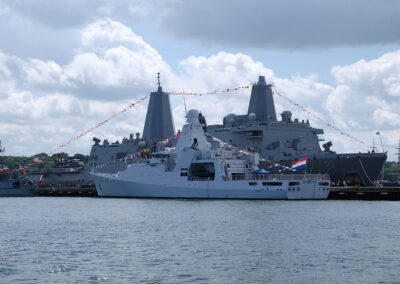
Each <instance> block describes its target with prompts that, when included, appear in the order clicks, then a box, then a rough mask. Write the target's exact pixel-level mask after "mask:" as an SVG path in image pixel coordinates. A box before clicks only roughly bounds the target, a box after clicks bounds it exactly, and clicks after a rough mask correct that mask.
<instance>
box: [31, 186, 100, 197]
mask: <svg viewBox="0 0 400 284" xmlns="http://www.w3.org/2000/svg"><path fill="white" fill-rule="evenodd" d="M37 196H53V197H96V196H97V191H96V187H95V186H85V187H75V186H48V187H39V188H38V190H37Z"/></svg>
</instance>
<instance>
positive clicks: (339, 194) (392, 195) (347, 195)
mask: <svg viewBox="0 0 400 284" xmlns="http://www.w3.org/2000/svg"><path fill="white" fill-rule="evenodd" d="M37 196H52V197H97V191H96V187H94V186H85V187H73V186H47V187H39V188H38V190H37ZM328 199H330V200H397V201H400V187H354V186H346V187H331V191H330V193H329V197H328Z"/></svg>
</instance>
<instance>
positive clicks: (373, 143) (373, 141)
mask: <svg viewBox="0 0 400 284" xmlns="http://www.w3.org/2000/svg"><path fill="white" fill-rule="evenodd" d="M375 149H376V147H375V139H372V153H375Z"/></svg>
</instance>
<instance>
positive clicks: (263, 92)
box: [247, 76, 277, 121]
mask: <svg viewBox="0 0 400 284" xmlns="http://www.w3.org/2000/svg"><path fill="white" fill-rule="evenodd" d="M271 86H272V85H271V84H267V83H266V82H265V77H264V76H260V77H259V78H258V83H257V84H255V85H253V87H252V89H251V97H250V103H249V110H248V112H247V114H248V115H249V114H251V113H254V114H255V115H256V120H257V121H277V119H276V112H275V105H274V99H273V98H272V90H271Z"/></svg>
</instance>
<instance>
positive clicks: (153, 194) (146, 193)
mask: <svg viewBox="0 0 400 284" xmlns="http://www.w3.org/2000/svg"><path fill="white" fill-rule="evenodd" d="M94 179H95V184H96V189H97V194H98V196H100V197H132V198H189V199H190V198H195V199H279V200H282V199H284V200H286V199H296V200H299V199H326V198H327V197H328V194H329V192H328V191H323V190H318V189H316V188H314V184H310V185H309V186H308V187H307V186H304V185H303V187H302V191H299V192H296V191H294V192H288V191H287V190H285V189H282V188H281V187H276V188H271V187H270V188H268V189H267V188H266V187H265V186H262V185H261V183H260V185H259V186H256V187H254V188H252V189H249V188H248V181H243V182H240V181H235V182H234V183H236V185H237V184H240V183H241V184H242V185H243V186H242V187H241V188H237V189H233V188H232V189H227V188H226V184H225V185H224V187H218V186H214V185H213V182H208V181H199V182H193V185H192V186H189V187H177V186H168V185H164V186H159V185H154V184H144V183H135V182H126V181H120V180H115V179H110V178H107V177H100V176H95V177H94ZM227 183H229V182H227Z"/></svg>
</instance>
